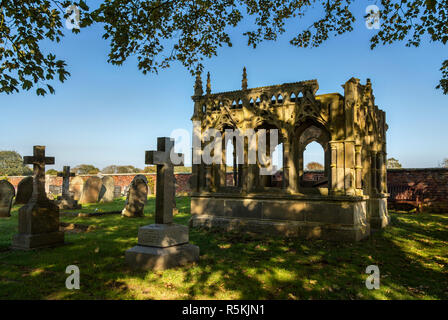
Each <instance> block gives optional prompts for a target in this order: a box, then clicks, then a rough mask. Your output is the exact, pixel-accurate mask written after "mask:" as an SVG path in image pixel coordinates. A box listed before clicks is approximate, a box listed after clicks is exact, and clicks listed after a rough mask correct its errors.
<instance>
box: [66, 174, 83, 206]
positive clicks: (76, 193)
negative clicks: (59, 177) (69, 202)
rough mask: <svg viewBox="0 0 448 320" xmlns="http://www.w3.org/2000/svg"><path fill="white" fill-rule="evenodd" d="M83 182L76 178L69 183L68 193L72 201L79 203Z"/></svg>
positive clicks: (78, 177) (81, 179)
mask: <svg viewBox="0 0 448 320" xmlns="http://www.w3.org/2000/svg"><path fill="white" fill-rule="evenodd" d="M84 184H85V181H84V179H83V178H81V177H80V176H76V177H74V178H73V179H71V181H70V188H69V193H70V194H71V195H73V200H76V201H79V199H81V194H82V189H83V188H84Z"/></svg>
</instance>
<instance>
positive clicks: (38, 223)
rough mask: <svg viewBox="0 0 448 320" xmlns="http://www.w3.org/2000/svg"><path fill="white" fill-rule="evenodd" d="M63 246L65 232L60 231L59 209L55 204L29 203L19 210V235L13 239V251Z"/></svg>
mask: <svg viewBox="0 0 448 320" xmlns="http://www.w3.org/2000/svg"><path fill="white" fill-rule="evenodd" d="M63 244H64V232H61V231H59V208H58V207H57V206H56V205H55V204H54V202H52V201H48V202H47V203H35V202H29V203H28V204H26V205H25V206H23V207H22V208H20V209H19V233H18V234H16V235H14V237H13V240H12V245H11V247H12V248H13V249H20V250H29V249H36V248H44V247H54V246H58V245H63Z"/></svg>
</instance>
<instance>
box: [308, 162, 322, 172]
mask: <svg viewBox="0 0 448 320" xmlns="http://www.w3.org/2000/svg"><path fill="white" fill-rule="evenodd" d="M306 169H307V170H324V166H323V165H321V164H320V163H319V162H315V161H313V162H309V163H308V164H307V165H306Z"/></svg>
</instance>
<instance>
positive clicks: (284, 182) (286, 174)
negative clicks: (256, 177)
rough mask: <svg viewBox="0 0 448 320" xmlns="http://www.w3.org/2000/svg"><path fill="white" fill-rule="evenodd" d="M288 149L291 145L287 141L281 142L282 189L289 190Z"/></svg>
mask: <svg viewBox="0 0 448 320" xmlns="http://www.w3.org/2000/svg"><path fill="white" fill-rule="evenodd" d="M290 148H291V145H290V143H289V141H288V140H287V139H285V141H284V142H283V177H282V189H289V175H290V167H289V166H290V157H291V156H290Z"/></svg>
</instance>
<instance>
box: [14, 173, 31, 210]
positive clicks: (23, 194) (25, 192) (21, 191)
mask: <svg viewBox="0 0 448 320" xmlns="http://www.w3.org/2000/svg"><path fill="white" fill-rule="evenodd" d="M32 194H33V177H26V178H23V179H22V180H20V182H19V184H18V185H17V195H16V200H15V204H27V203H28V201H30V199H31V195H32Z"/></svg>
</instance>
